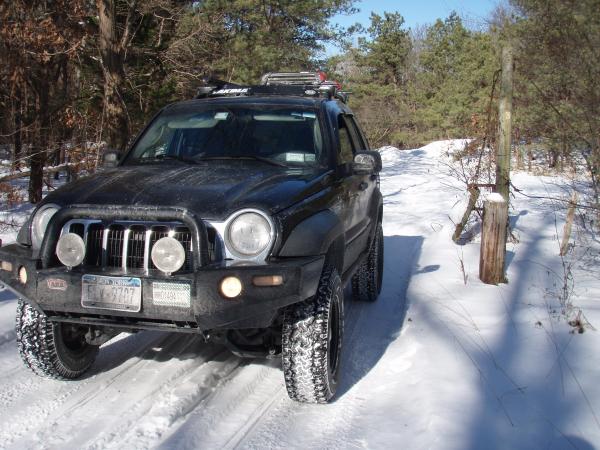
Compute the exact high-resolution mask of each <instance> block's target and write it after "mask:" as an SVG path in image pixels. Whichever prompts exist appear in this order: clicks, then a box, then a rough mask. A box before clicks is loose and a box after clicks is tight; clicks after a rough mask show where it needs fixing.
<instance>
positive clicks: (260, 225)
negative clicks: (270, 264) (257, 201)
mask: <svg viewBox="0 0 600 450" xmlns="http://www.w3.org/2000/svg"><path fill="white" fill-rule="evenodd" d="M271 239H272V229H271V224H270V223H269V221H268V220H267V219H266V218H265V217H263V216H262V215H261V214H258V213H255V212H246V213H243V214H240V215H239V216H237V217H236V218H235V219H233V221H232V222H231V223H230V224H229V227H228V230H227V244H228V246H229V249H230V250H231V251H232V253H234V254H235V255H238V256H241V257H242V258H248V257H250V258H251V257H254V256H257V255H260V254H261V253H262V252H264V251H265V250H266V249H267V247H268V246H269V244H270V243H271Z"/></svg>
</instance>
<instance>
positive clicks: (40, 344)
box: [16, 300, 98, 380]
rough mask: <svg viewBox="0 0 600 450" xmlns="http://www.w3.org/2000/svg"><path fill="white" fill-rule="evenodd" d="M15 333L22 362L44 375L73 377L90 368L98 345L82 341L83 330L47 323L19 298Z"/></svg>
mask: <svg viewBox="0 0 600 450" xmlns="http://www.w3.org/2000/svg"><path fill="white" fill-rule="evenodd" d="M16 332H17V347H18V349H19V354H20V355H21V358H22V359H23V362H24V363H25V365H26V366H27V367H29V368H30V369H31V370H32V371H33V372H34V373H36V374H38V375H41V376H45V377H48V378H56V379H61V380H66V379H73V378H77V377H79V376H81V375H82V374H83V373H84V372H85V371H86V370H88V369H89V368H90V366H91V365H92V364H93V362H94V360H95V359H96V355H97V354H98V346H97V345H90V344H88V343H87V342H86V340H85V329H83V328H81V327H79V326H77V325H71V324H66V323H53V322H50V321H49V320H48V318H47V317H46V316H45V315H44V314H42V313H40V312H39V311H38V310H36V309H35V308H34V307H33V306H31V305H30V304H29V303H27V302H24V301H22V300H19V304H18V306H17V320H16Z"/></svg>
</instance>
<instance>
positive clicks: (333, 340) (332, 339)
mask: <svg viewBox="0 0 600 450" xmlns="http://www.w3.org/2000/svg"><path fill="white" fill-rule="evenodd" d="M336 300H337V299H336ZM339 320H340V310H339V305H338V302H337V301H332V304H331V310H330V312H329V332H328V335H329V338H328V347H329V352H328V353H329V371H330V373H331V374H335V372H336V370H337V366H338V351H339V340H340V326H339Z"/></svg>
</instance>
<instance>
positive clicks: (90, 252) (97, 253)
mask: <svg viewBox="0 0 600 450" xmlns="http://www.w3.org/2000/svg"><path fill="white" fill-rule="evenodd" d="M103 234H104V227H103V226H102V225H101V224H99V223H92V224H90V225H89V226H88V231H87V241H86V247H87V248H86V254H85V263H86V264H87V265H88V266H100V265H101V264H102V236H103Z"/></svg>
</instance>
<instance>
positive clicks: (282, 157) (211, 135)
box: [125, 105, 323, 166]
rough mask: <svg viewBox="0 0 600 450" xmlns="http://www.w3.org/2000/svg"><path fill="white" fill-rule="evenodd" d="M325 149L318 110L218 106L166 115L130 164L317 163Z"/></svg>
mask: <svg viewBox="0 0 600 450" xmlns="http://www.w3.org/2000/svg"><path fill="white" fill-rule="evenodd" d="M322 153H323V138H322V135H321V128H320V126H319V120H318V118H317V114H316V111H315V110H314V109H303V108H290V107H277V106H273V105H251V106H243V107H232V106H227V107H223V106H215V107H211V108H204V109H201V110H195V111H189V110H188V111H185V112H183V111H169V110H167V111H166V112H165V113H163V114H161V115H160V116H159V117H158V118H157V119H156V120H155V121H154V122H153V123H152V125H151V126H150V127H149V128H148V129H147V130H146V131H145V133H144V134H143V136H142V137H141V139H140V140H139V141H138V142H137V144H136V145H135V147H134V148H133V150H132V151H131V153H130V154H129V155H128V157H127V158H126V160H125V164H138V163H151V162H154V163H156V162H162V161H172V160H180V161H184V162H189V163H194V162H199V161H204V160H213V159H238V158H239V159H254V160H258V161H263V162H267V163H272V164H274V165H281V166H298V165H303V166H304V165H312V166H314V165H318V164H320V163H321V160H322Z"/></svg>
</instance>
